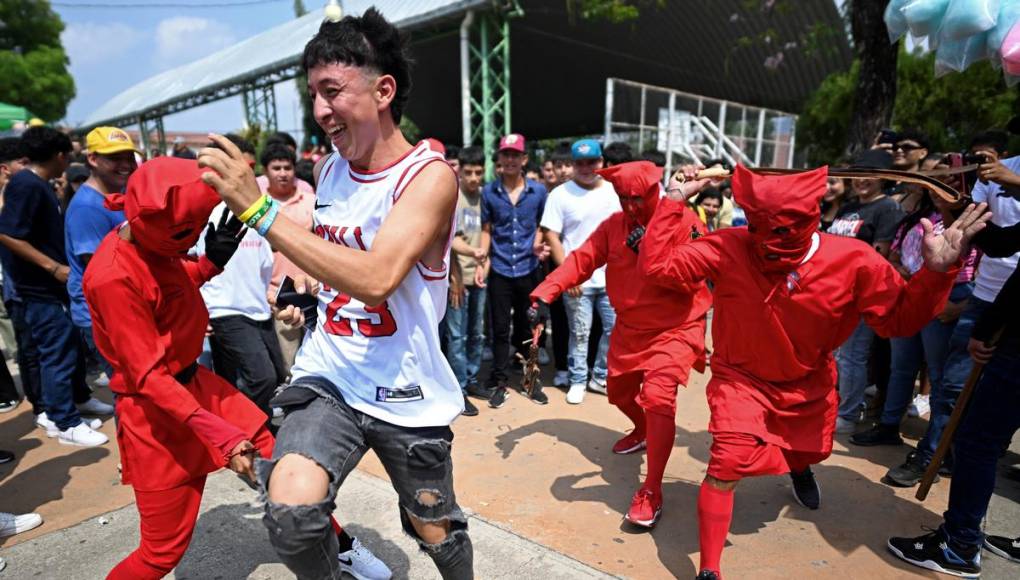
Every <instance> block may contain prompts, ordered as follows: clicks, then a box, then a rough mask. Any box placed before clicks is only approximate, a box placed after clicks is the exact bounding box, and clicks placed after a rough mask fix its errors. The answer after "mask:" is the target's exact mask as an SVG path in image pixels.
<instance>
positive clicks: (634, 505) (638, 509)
mask: <svg viewBox="0 0 1020 580" xmlns="http://www.w3.org/2000/svg"><path fill="white" fill-rule="evenodd" d="M661 515H662V493H656V492H654V491H652V490H650V489H645V488H641V489H639V490H638V492H637V493H635V494H634V499H633V500H631V502H630V510H629V511H627V517H626V519H627V521H628V522H630V523H632V524H634V525H635V526H641V527H643V528H653V527H655V523H656V522H658V521H659V517H660V516H661Z"/></svg>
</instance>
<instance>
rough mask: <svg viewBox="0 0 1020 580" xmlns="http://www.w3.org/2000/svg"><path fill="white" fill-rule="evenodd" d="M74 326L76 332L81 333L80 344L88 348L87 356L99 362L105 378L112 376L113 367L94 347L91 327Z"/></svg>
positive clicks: (94, 342)
mask: <svg viewBox="0 0 1020 580" xmlns="http://www.w3.org/2000/svg"><path fill="white" fill-rule="evenodd" d="M75 328H77V329H78V334H80V335H81V342H82V345H84V347H85V348H87V349H88V354H89V356H91V357H92V359H93V360H94V361H96V362H97V363H99V368H101V369H102V370H103V372H104V373H106V377H107V378H110V377H112V376H113V367H112V366H110V363H109V362H108V361H107V360H106V358H105V357H104V356H103V353H101V352H99V349H98V348H96V339H95V338H93V337H92V327H91V326H76V327H75Z"/></svg>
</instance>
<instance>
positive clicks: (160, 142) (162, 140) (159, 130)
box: [156, 117, 166, 155]
mask: <svg viewBox="0 0 1020 580" xmlns="http://www.w3.org/2000/svg"><path fill="white" fill-rule="evenodd" d="M156 146H157V147H159V154H160V155H166V129H164V128H163V117H156Z"/></svg>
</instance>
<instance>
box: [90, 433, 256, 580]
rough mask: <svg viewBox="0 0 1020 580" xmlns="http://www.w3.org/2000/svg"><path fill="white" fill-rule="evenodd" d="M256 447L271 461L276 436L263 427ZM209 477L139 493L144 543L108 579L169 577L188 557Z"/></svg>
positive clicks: (128, 579) (137, 501)
mask: <svg viewBox="0 0 1020 580" xmlns="http://www.w3.org/2000/svg"><path fill="white" fill-rule="evenodd" d="M252 444H254V445H255V447H257V448H258V450H259V454H260V455H261V456H262V457H263V458H266V459H268V458H269V457H270V456H272V454H273V444H274V440H273V436H272V435H271V434H270V433H269V430H268V429H266V428H265V427H263V428H262V429H261V430H260V431H259V432H258V433H256V434H255V438H254V439H253V440H252ZM205 478H206V476H205V475H201V476H199V477H196V478H195V479H193V480H191V481H189V482H188V483H185V484H184V485H180V486H177V487H174V488H170V489H163V490H159V491H139V490H137V489H136V490H135V503H136V504H137V506H138V515H139V519H140V520H141V522H140V523H141V544H140V545H139V546H138V549H137V550H135V551H134V552H131V554H130V555H128V557H127V558H124V559H123V560H122V561H121V562H120V564H117V566H116V567H115V568H114V569H113V570H110V573H109V574H108V575H107V580H140V579H149V578H151V579H153V580H156V579H159V578H162V577H164V576H166V575H167V574H169V573H170V572H171V571H172V570H173V569H174V568H175V567H176V566H177V564H178V563H179V562H180V561H181V558H183V557H184V552H185V551H187V549H188V544H190V543H191V536H192V534H194V532H195V521H196V520H197V519H198V508H199V506H200V505H201V503H202V492H203V490H204V489H205Z"/></svg>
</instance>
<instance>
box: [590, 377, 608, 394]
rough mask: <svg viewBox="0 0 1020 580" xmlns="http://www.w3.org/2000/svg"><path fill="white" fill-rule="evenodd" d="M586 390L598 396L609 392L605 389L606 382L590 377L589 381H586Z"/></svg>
mask: <svg viewBox="0 0 1020 580" xmlns="http://www.w3.org/2000/svg"><path fill="white" fill-rule="evenodd" d="M588 390H589V391H591V392H593V393H598V394H600V395H608V394H609V391H608V390H607V389H606V380H605V379H597V378H595V377H592V378H591V380H590V381H588Z"/></svg>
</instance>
